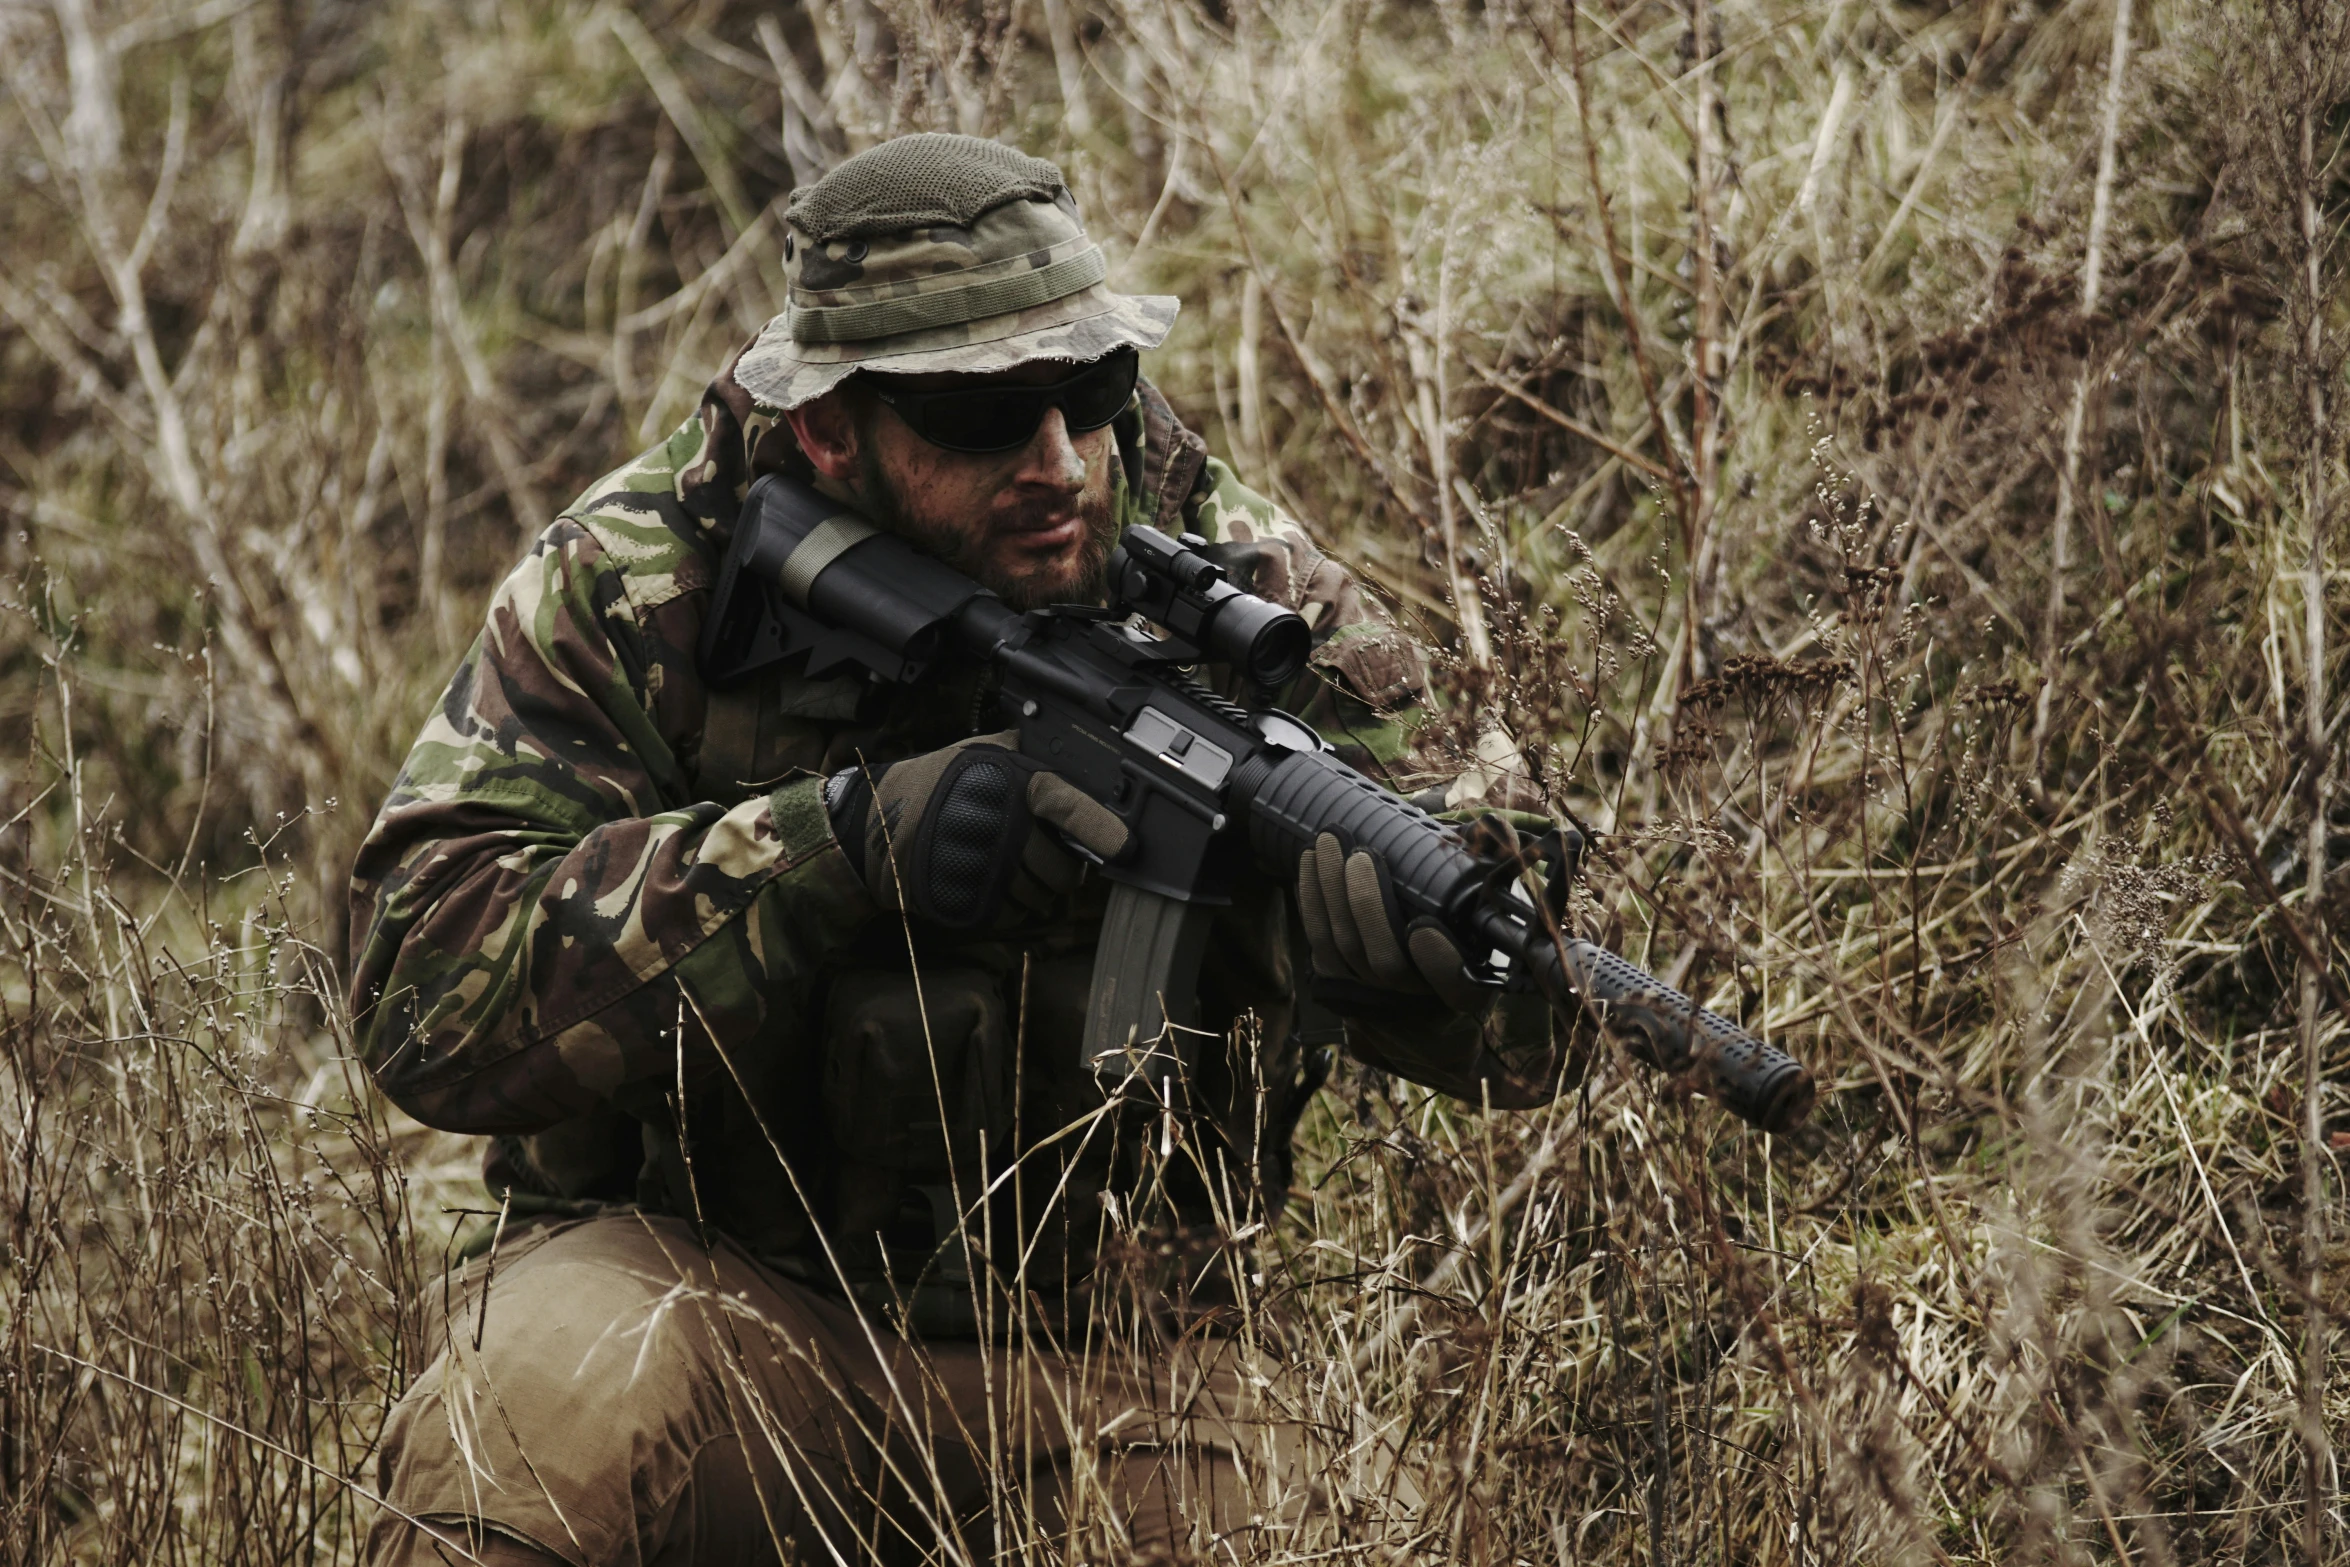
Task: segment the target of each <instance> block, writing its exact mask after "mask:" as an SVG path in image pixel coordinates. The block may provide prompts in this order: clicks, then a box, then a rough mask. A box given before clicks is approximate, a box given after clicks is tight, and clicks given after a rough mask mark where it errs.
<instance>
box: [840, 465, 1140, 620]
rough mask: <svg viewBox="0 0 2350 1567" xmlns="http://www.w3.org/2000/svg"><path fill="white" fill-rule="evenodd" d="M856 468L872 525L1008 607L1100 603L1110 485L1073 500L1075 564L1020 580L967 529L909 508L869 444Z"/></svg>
mask: <svg viewBox="0 0 2350 1567" xmlns="http://www.w3.org/2000/svg"><path fill="white" fill-rule="evenodd" d="M857 467H858V474H857V478H858V485H857V488H858V490H859V492H860V495H859V498H860V499H861V500H862V501H863V503H864V506H865V509H866V510H867V511H868V512H870V513H872V517H873V520H874V521H875V522H877V523H879V524H881V526H883V527H884V528H887V529H888V530H889V531H890V532H892V533H894V534H896V535H897V536H898V537H899V538H901V539H904V540H906V541H907V542H908V543H910V544H912V545H914V546H915V547H916V548H917V549H920V550H921V551H922V552H923V553H924V554H926V555H932V556H935V557H937V558H938V559H939V560H941V561H944V562H945V563H946V564H947V565H949V566H952V567H954V569H955V570H957V571H959V572H961V573H963V575H965V576H967V577H969V578H971V579H972V580H973V581H974V582H977V583H978V584H979V585H980V586H981V587H983V588H985V589H987V590H988V591H989V592H991V593H993V594H995V596H996V597H998V598H1000V599H1002V600H1003V601H1004V602H1005V603H1006V604H1008V605H1010V606H1011V607H1012V608H1014V609H1017V610H1031V609H1039V608H1042V607H1043V606H1044V605H1047V604H1072V603H1075V604H1098V603H1100V602H1101V599H1102V594H1103V586H1104V580H1105V576H1106V568H1107V567H1108V565H1109V560H1110V551H1111V550H1112V549H1113V548H1115V547H1116V546H1117V543H1118V531H1119V530H1118V519H1117V514H1116V512H1115V510H1114V506H1113V499H1114V492H1113V490H1112V488H1111V486H1110V485H1108V484H1103V485H1101V486H1100V493H1099V494H1095V493H1092V491H1091V490H1090V488H1089V490H1088V493H1086V494H1084V495H1082V496H1080V497H1079V498H1078V502H1077V514H1078V520H1079V521H1080V523H1081V524H1082V525H1083V527H1084V533H1083V535H1082V538H1081V542H1080V545H1079V548H1078V554H1077V559H1076V561H1075V563H1074V564H1073V565H1072V566H1070V567H1069V568H1067V569H1066V570H1063V571H1058V572H1056V573H1054V574H1053V575H1051V576H1045V577H1040V576H1033V575H1030V576H1021V575H1015V574H1013V573H1010V572H1006V571H1003V570H1002V569H1000V568H999V567H998V566H997V565H996V563H995V562H994V561H993V560H992V559H990V558H989V553H988V549H987V544H988V542H989V540H988V537H987V536H985V535H983V536H981V537H978V538H974V537H973V536H972V534H971V533H970V532H969V531H968V530H964V529H958V528H956V527H955V526H954V525H953V524H952V523H947V522H941V521H939V520H937V519H935V518H930V517H925V516H922V515H921V514H920V513H918V512H917V511H916V510H915V509H914V508H913V507H912V506H910V505H908V504H907V503H906V499H905V496H904V494H903V492H901V491H900V490H899V489H898V486H897V484H896V482H895V480H894V479H892V477H891V476H890V473H889V470H888V468H887V467H885V466H884V465H883V463H882V461H881V457H880V454H879V453H878V452H877V451H875V449H874V447H873V444H872V443H871V442H866V443H864V444H863V448H862V450H861V451H860V452H859V453H858V459H857Z"/></svg>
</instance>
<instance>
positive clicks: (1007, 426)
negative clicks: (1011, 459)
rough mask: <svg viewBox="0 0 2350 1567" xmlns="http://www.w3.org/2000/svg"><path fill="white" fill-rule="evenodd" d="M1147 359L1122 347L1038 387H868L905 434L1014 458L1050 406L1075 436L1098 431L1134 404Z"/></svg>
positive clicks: (873, 384) (954, 449) (869, 384)
mask: <svg viewBox="0 0 2350 1567" xmlns="http://www.w3.org/2000/svg"><path fill="white" fill-rule="evenodd" d="M1141 374H1142V356H1141V355H1140V354H1138V353H1136V352H1135V351H1134V350H1133V349H1131V348H1121V349H1119V350H1117V351H1116V352H1115V353H1112V354H1110V355H1109V356H1108V357H1106V358H1103V359H1098V360H1096V361H1094V362H1093V363H1092V364H1089V365H1087V366H1086V367H1085V368H1084V369H1082V370H1080V371H1078V372H1077V373H1076V374H1075V375H1073V376H1070V377H1069V378H1068V379H1067V380H1065V381H1051V382H1047V383H1045V384H1043V385H1040V386H1007V385H1005V384H1003V383H1002V382H996V383H994V384H990V385H981V386H956V387H948V388H946V389H945V390H943V391H937V392H913V391H901V390H899V389H897V388H895V387H891V386H886V385H884V384H882V383H881V382H879V381H873V380H868V381H866V383H865V385H866V386H867V387H868V388H869V389H870V390H871V391H872V393H873V395H874V396H875V397H878V398H879V399H881V401H882V402H884V403H886V404H888V405H889V408H890V411H891V412H892V413H895V414H896V415H897V416H898V417H899V418H900V419H903V420H904V421H905V422H906V428H908V429H910V430H912V431H913V432H914V433H915V434H916V435H919V436H921V437H922V439H924V440H926V441H928V442H929V443H930V444H931V445H933V446H939V447H944V448H945V449H946V450H948V451H950V452H1009V451H1017V450H1018V449H1019V448H1021V447H1023V446H1026V445H1027V444H1028V443H1029V441H1030V440H1031V439H1033V438H1034V437H1035V435H1036V429H1037V426H1038V425H1041V424H1043V423H1044V411H1045V410H1046V409H1047V408H1058V409H1059V410H1061V418H1062V419H1063V421H1065V422H1066V423H1067V424H1068V426H1069V433H1070V434H1071V435H1083V434H1084V433H1085V432H1086V431H1088V430H1098V429H1100V428H1101V427H1102V426H1103V425H1105V424H1108V423H1109V422H1110V421H1111V420H1113V419H1115V418H1117V417H1118V415H1119V413H1120V412H1121V411H1123V410H1124V408H1125V407H1126V405H1127V404H1128V403H1129V402H1131V401H1133V399H1134V383H1135V381H1136V380H1137V379H1138V378H1139V377H1140V376H1141Z"/></svg>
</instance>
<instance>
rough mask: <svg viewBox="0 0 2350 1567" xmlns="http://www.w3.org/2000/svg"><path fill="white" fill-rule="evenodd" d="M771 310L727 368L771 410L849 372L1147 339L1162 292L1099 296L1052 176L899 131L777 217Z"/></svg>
mask: <svg viewBox="0 0 2350 1567" xmlns="http://www.w3.org/2000/svg"><path fill="white" fill-rule="evenodd" d="M784 223H785V225H786V228H785V234H784V241H783V262H784V266H783V270H784V278H785V281H786V283H787V285H788V287H789V290H790V292H789V295H788V304H787V306H786V308H785V310H784V312H783V314H782V315H779V316H777V317H775V319H773V320H772V321H769V322H768V323H767V325H766V327H765V328H764V329H763V330H762V331H761V332H760V333H759V336H758V338H757V340H756V341H754V342H753V343H752V344H751V346H750V347H749V348H747V349H745V350H744V351H743V356H742V358H741V359H740V360H739V361H738V362H737V363H736V365H735V367H734V377H735V380H736V381H738V382H740V383H741V385H742V387H743V389H744V390H745V391H747V392H749V393H750V394H751V395H752V396H753V397H754V398H756V399H758V400H759V401H760V402H761V403H764V404H766V405H767V406H769V407H772V408H787V409H788V408H797V407H799V406H800V405H801V404H803V403H806V402H810V401H812V400H814V399H815V398H818V397H821V396H823V395H824V394H825V393H826V392H829V391H831V390H832V389H833V388H834V387H836V386H838V385H839V384H840V383H841V382H843V381H845V380H847V379H848V378H849V377H850V376H852V375H854V374H856V373H857V372H858V371H859V370H878V371H884V372H888V373H891V374H900V375H906V374H918V373H921V372H926V371H934V370H956V371H963V372H967V373H969V372H978V373H986V372H989V371H996V370H1009V369H1011V368H1012V367H1013V366H1015V365H1023V364H1028V363H1031V362H1033V361H1035V360H1039V359H1064V360H1068V361H1070V362H1072V363H1083V362H1084V361H1086V360H1089V359H1099V358H1100V357H1101V356H1102V355H1104V354H1106V353H1109V352H1110V351H1111V350H1113V349H1118V348H1156V347H1158V346H1159V344H1160V343H1162V342H1163V341H1165V340H1166V336H1167V329H1168V328H1169V327H1171V326H1172V325H1174V322H1175V312H1176V309H1177V306H1178V301H1176V300H1174V299H1172V298H1168V297H1165V296H1163V295H1162V296H1137V295H1128V294H1114V293H1112V292H1110V290H1109V289H1107V288H1105V287H1103V279H1104V278H1106V277H1107V276H1108V275H1109V263H1108V262H1106V261H1105V260H1104V259H1103V258H1102V252H1101V247H1100V246H1098V245H1096V244H1095V243H1094V242H1093V241H1092V240H1090V239H1088V238H1087V237H1086V234H1085V227H1084V225H1083V224H1082V223H1080V222H1079V221H1078V218H1077V203H1076V200H1075V199H1074V198H1073V197H1071V196H1070V194H1069V187H1068V183H1067V182H1066V181H1065V180H1063V179H1062V178H1061V171H1060V170H1059V169H1057V168H1055V167H1054V166H1053V165H1051V164H1050V163H1047V162H1045V161H1044V160H1043V159H1041V158H1031V157H1029V156H1027V155H1026V154H1024V153H1020V152H1015V151H1014V150H1013V149H1011V148H1009V147H1006V146H1003V145H1001V144H999V143H996V142H992V141H983V140H981V139H980V138H978V137H976V136H949V135H942V134H937V133H926V134H923V135H918V136H901V137H899V138H897V139H896V140H894V141H887V142H884V143H882V144H881V145H880V146H878V147H874V148H872V149H870V150H868V151H865V152H861V153H859V154H857V155H856V156H855V157H853V158H850V159H848V160H846V161H845V162H843V163H842V164H840V166H839V167H837V168H835V169H834V170H832V172H831V173H829V174H827V175H825V176H824V178H822V179H820V180H818V181H817V182H816V183H815V184H813V185H806V186H802V187H801V188H800V189H798V190H796V191H794V192H792V198H791V204H790V206H789V207H787V208H786V209H785V211H784Z"/></svg>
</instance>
